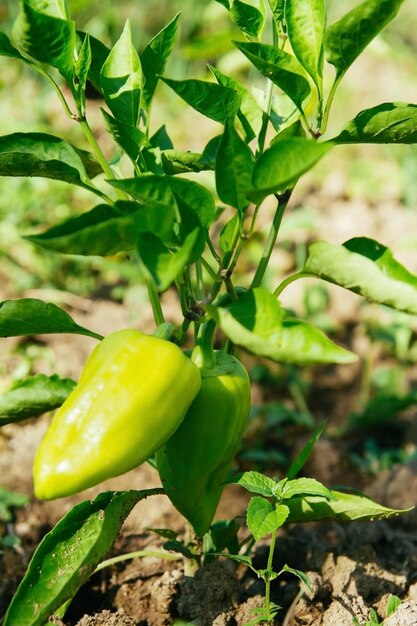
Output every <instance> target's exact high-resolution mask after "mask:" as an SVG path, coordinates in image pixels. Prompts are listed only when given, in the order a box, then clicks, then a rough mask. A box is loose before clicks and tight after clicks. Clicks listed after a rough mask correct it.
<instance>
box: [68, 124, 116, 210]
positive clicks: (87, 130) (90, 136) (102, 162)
mask: <svg viewBox="0 0 417 626" xmlns="http://www.w3.org/2000/svg"><path fill="white" fill-rule="evenodd" d="M78 121H79V124H80V126H81V128H82V129H83V132H84V135H85V136H86V138H87V141H88V143H89V144H90V146H91V149H92V151H93V152H94V156H95V157H96V159H97V161H98V162H99V163H100V165H101V167H102V169H103V172H104V173H105V174H106V176H107V178H109V179H110V180H115V179H116V176H115V174H114V172H113V170H112V169H111V167H110V165H109V164H108V163H107V161H106V159H105V156H104V154H103V152H102V150H101V148H100V146H99V145H98V143H97V140H96V138H95V137H94V135H93V133H92V132H91V128H90V126H89V124H88V122H87V120H86V119H85V118H80V119H79V120H78ZM115 192H116V195H117V196H118V197H119V198H120V199H121V200H126V199H127V198H128V196H127V195H126V194H125V193H124V191H122V190H121V189H117V187H115Z"/></svg>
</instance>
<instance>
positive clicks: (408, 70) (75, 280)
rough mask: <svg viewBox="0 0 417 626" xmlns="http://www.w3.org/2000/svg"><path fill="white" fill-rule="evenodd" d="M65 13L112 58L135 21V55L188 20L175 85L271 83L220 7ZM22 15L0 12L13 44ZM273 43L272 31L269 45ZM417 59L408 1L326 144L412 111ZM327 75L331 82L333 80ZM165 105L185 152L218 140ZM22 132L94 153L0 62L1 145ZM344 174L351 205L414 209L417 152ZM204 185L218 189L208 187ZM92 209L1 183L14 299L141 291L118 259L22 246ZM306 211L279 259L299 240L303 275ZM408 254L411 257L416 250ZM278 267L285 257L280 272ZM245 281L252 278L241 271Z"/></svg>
mask: <svg viewBox="0 0 417 626" xmlns="http://www.w3.org/2000/svg"><path fill="white" fill-rule="evenodd" d="M355 4H358V2H357V1H355V0H345V1H344V2H343V3H340V1H339V0H328V9H329V22H331V21H333V20H334V19H337V18H338V17H340V15H341V14H342V13H344V12H346V11H347V10H349V9H350V8H351V7H352V6H354V5H355ZM69 5H70V9H71V14H72V16H73V18H74V19H75V21H76V23H77V26H78V28H80V29H82V30H86V31H89V32H91V33H92V34H93V35H94V36H96V37H98V38H100V39H101V40H102V41H104V42H105V43H106V44H107V45H109V46H110V45H111V43H112V42H114V41H115V40H116V39H117V37H118V36H119V34H120V31H121V29H122V27H123V24H124V22H125V20H126V19H128V18H129V19H130V20H131V22H132V32H133V36H134V40H135V44H136V45H137V48H138V50H139V51H141V50H142V49H143V48H144V47H145V46H146V44H147V43H148V41H149V39H150V38H151V37H152V36H154V35H155V34H156V33H157V32H158V31H159V30H160V29H161V28H162V27H163V26H164V25H165V24H166V23H167V22H168V21H169V20H170V19H172V17H173V16H174V15H175V14H176V13H177V12H178V11H181V20H180V31H179V37H178V40H177V43H176V47H175V50H174V54H173V55H172V58H171V60H170V63H169V66H168V69H167V74H168V75H169V76H173V77H177V78H178V77H181V78H190V77H200V78H208V72H207V63H208V62H209V63H211V64H213V65H216V66H217V67H219V68H220V69H221V70H222V71H223V72H226V73H229V74H231V75H233V76H235V77H237V78H238V79H240V80H242V81H244V82H247V81H249V82H250V84H251V85H253V86H254V87H255V89H256V88H257V87H258V88H264V83H263V80H264V79H263V78H261V77H260V75H258V74H257V72H256V70H254V69H253V68H252V69H251V68H250V67H249V66H248V64H247V63H246V61H245V59H244V58H243V55H242V54H241V53H240V52H238V51H237V50H236V49H234V47H233V45H232V43H231V40H233V39H234V38H237V37H239V33H238V31H237V29H236V27H234V25H233V24H232V22H231V20H230V19H229V16H228V13H227V11H226V10H225V9H224V7H222V6H221V5H220V4H219V3H217V2H215V1H214V0H157V1H156V0H141V2H135V3H133V2H131V0H117V2H114V0H113V1H112V0H69ZM17 12H18V1H17V0H0V22H1V25H2V27H3V28H4V30H5V31H6V32H10V28H11V25H12V23H13V20H14V19H15V17H16V15H17ZM413 24H415V26H416V27H413ZM268 32H269V29H268V24H267V25H266V28H265V37H266V40H267V39H268V37H267V33H268ZM416 51H417V10H416V7H415V5H414V2H413V0H408V2H407V1H406V2H405V3H404V5H403V7H402V9H401V11H400V14H399V15H398V16H397V18H396V19H395V20H394V21H393V22H392V24H390V26H389V27H388V28H387V29H386V30H385V31H384V32H383V34H382V36H380V37H379V38H378V39H377V40H376V41H375V42H373V43H372V44H371V46H369V48H368V50H367V52H366V53H365V54H364V55H363V57H362V58H361V59H360V60H358V62H357V63H356V64H355V65H354V66H353V68H352V69H351V70H350V72H348V75H347V77H346V79H345V81H344V83H342V87H341V89H340V92H339V94H338V97H337V99H336V103H335V106H334V116H333V122H332V124H331V127H330V131H329V136H331V133H332V132H336V131H337V130H338V129H339V128H340V126H341V125H342V124H343V123H344V122H346V121H347V120H348V119H350V118H351V117H353V116H354V115H355V114H356V113H357V112H358V111H359V110H361V109H363V108H366V107H368V106H372V105H374V104H377V103H379V102H382V101H393V100H403V101H410V102H412V101H417V86H416V83H417V81H416V69H415V58H416ZM329 75H330V76H331V75H332V74H331V71H330V73H329ZM158 96H159V98H158V101H157V104H156V107H155V109H156V110H155V111H154V113H153V123H154V126H155V129H156V128H157V127H158V125H159V124H162V123H166V125H167V128H168V132H169V134H170V135H171V137H172V139H173V140H174V144H175V145H176V147H178V149H189V150H196V149H199V148H201V147H202V145H204V143H205V141H206V140H207V139H208V138H210V137H211V136H212V135H213V134H215V133H217V132H218V128H217V126H216V125H215V124H214V123H210V121H207V122H206V121H204V122H202V120H203V118H201V117H200V116H198V114H194V112H190V109H189V108H187V107H186V105H185V104H184V103H183V102H182V101H180V100H179V98H177V97H176V96H174V95H173V94H172V92H170V91H169V89H168V88H167V87H166V86H164V85H160V86H159V88H158ZM100 104H101V102H100V101H94V100H93V101H90V103H89V105H90V123H92V125H93V127H94V128H95V129H96V132H97V134H98V138H99V140H100V141H101V142H102V145H103V147H104V149H105V151H106V153H107V154H108V155H109V157H110V156H111V154H112V150H113V146H112V144H111V142H110V140H108V139H107V138H106V137H105V135H104V131H103V129H102V124H101V118H100V114H99V105H100ZM190 115H191V117H190ZM186 118H187V120H188V119H190V120H191V121H190V123H188V121H187V122H185V121H184V120H185V119H186ZM194 120H195V123H194ZM17 131H23V132H28V131H43V132H50V133H53V134H56V135H61V136H63V137H65V138H67V139H69V140H71V141H73V142H75V143H78V144H79V145H83V146H84V147H87V146H85V144H84V139H83V138H82V137H81V133H80V132H79V129H78V128H77V125H76V124H74V123H73V122H71V121H70V120H68V119H67V118H66V117H65V115H64V114H63V112H62V111H61V109H60V105H59V103H58V102H57V99H56V96H55V94H54V93H52V91H51V90H50V88H49V86H48V85H47V84H46V83H45V82H44V81H43V80H42V79H41V78H40V77H39V76H38V75H36V74H34V73H33V72H31V70H30V69H29V68H27V67H25V66H23V65H22V64H19V63H18V62H13V61H11V60H10V59H6V58H0V134H6V133H10V132H17ZM337 173H339V188H340V189H341V193H343V194H344V195H345V196H346V198H347V199H349V198H355V197H360V198H362V199H365V200H368V201H369V202H378V201H379V200H381V199H382V198H385V199H386V198H387V194H388V196H389V197H391V198H393V199H394V200H396V201H398V202H401V203H402V204H403V205H404V206H405V207H406V208H407V207H409V208H414V207H415V205H416V203H417V185H416V184H415V180H416V179H417V152H416V148H415V147H414V146H398V147H394V148H393V147H384V146H382V147H381V146H377V147H372V146H368V147H367V146H361V147H360V148H357V147H355V146H351V147H346V148H344V149H343V150H339V151H337V152H336V153H335V157H334V158H333V160H332V172H331V175H332V177H333V179H334V178H335V176H336V177H337ZM203 176H207V175H203ZM327 179H328V165H327V162H324V163H323V165H321V166H319V167H318V168H316V169H315V170H314V171H313V173H311V174H310V175H309V177H308V181H309V184H310V186H311V187H312V188H313V189H315V190H317V189H319V188H320V187H321V186H322V185H323V182H324V184H326V180H327ZM333 179H332V180H333ZM200 180H201V177H200ZM203 182H206V183H207V184H208V185H209V186H212V179H210V177H209V176H208V177H207V181H206V180H205V179H203ZM93 202H94V198H93V197H92V196H91V195H90V194H89V193H88V192H85V191H83V190H80V189H72V188H70V187H69V186H67V185H65V184H63V183H62V184H61V183H59V182H53V181H48V180H42V179H34V180H23V179H10V178H9V179H2V180H0V260H1V265H0V277H1V278H2V283H3V285H4V286H7V287H8V289H7V290H8V291H9V290H10V293H12V294H14V295H19V294H22V293H24V292H25V291H26V290H28V289H37V288H44V287H48V288H58V289H61V290H62V289H63V290H68V291H70V292H72V293H76V294H78V295H91V294H93V295H94V293H95V292H96V291H97V290H99V289H100V290H101V292H103V285H109V289H108V290H107V291H108V292H110V293H111V294H112V297H116V298H118V299H120V298H122V297H123V293H124V288H123V285H125V286H127V287H128V286H129V285H130V284H131V283H133V282H135V280H136V271H135V269H134V267H133V266H130V265H129V263H126V262H124V263H120V259H119V258H112V259H98V258H93V259H79V258H76V257H65V258H64V257H58V256H57V255H54V254H52V253H48V252H47V251H44V250H40V249H36V248H34V247H32V246H31V245H28V244H26V243H24V242H22V241H21V239H20V235H21V234H25V233H29V232H34V231H37V232H40V231H42V230H43V229H45V228H46V227H47V226H51V225H53V224H57V223H59V222H60V221H63V220H64V219H67V218H68V217H70V216H71V215H74V214H78V213H80V212H82V211H83V210H86V209H88V208H91V206H92V203H93ZM302 204H303V206H299V207H298V212H297V209H295V210H294V211H293V214H291V215H290V216H289V218H288V224H287V228H286V234H285V240H284V241H283V242H282V247H283V249H284V250H285V248H286V247H287V248H288V247H291V243H290V242H291V236H292V232H294V231H295V232H297V233H298V245H297V249H296V254H298V259H297V262H298V263H302V261H303V249H302V243H303V242H302V239H304V242H307V241H308V240H309V239H310V238H312V237H313V236H314V235H315V232H316V226H317V225H316V224H315V219H314V211H313V213H311V212H310V213H309V207H308V201H307V202H306V201H305V200H304V199H303V200H302ZM265 223H266V224H267V219H265ZM300 228H301V238H300ZM287 237H288V239H289V242H287V241H286V240H287ZM300 239H301V241H300ZM411 243H412V245H415V244H416V243H417V241H413V242H411ZM259 246H260V242H259V241H257V239H256V237H255V238H254V240H253V246H252V252H251V253H250V254H249V255H248V259H246V261H247V263H248V264H249V265H250V264H251V257H253V259H255V258H256V256H257V254H258V252H259ZM123 260H124V261H126V259H123ZM280 260H281V257H280V256H278V260H277V263H279V262H280ZM276 269H277V268H276ZM285 269H287V268H285ZM288 269H291V268H288ZM241 271H242V272H243V273H244V272H245V266H243V267H241ZM272 271H274V267H272ZM113 287H114V288H113ZM9 295H10V294H9Z"/></svg>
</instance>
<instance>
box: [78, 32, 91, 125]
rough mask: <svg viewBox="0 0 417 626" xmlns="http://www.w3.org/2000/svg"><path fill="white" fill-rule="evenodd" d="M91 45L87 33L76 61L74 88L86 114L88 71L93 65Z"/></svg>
mask: <svg viewBox="0 0 417 626" xmlns="http://www.w3.org/2000/svg"><path fill="white" fill-rule="evenodd" d="M91 60H92V54H91V45H90V36H89V35H88V34H87V35H86V37H85V38H84V41H83V43H82V46H81V49H80V51H79V53H78V59H77V61H76V63H75V78H74V90H75V93H76V94H77V97H78V102H79V104H80V111H81V114H82V115H85V88H86V85H87V78H88V73H89V71H90V67H91Z"/></svg>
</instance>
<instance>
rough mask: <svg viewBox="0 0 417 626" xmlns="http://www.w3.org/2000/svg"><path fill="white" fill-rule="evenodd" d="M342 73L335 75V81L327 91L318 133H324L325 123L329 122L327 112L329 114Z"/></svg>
mask: <svg viewBox="0 0 417 626" xmlns="http://www.w3.org/2000/svg"><path fill="white" fill-rule="evenodd" d="M343 76H344V74H339V75H338V76H336V78H335V81H334V83H333V85H332V87H331V89H330V91H329V95H328V97H327V102H326V106H325V109H324V114H323V119H322V122H321V126H320V134H321V135H324V133H325V132H326V130H327V124H328V122H329V114H330V109H331V106H332V104H333V100H334V97H335V94H336V91H337V88H338V87H339V84H340V81H341V80H342V78H343Z"/></svg>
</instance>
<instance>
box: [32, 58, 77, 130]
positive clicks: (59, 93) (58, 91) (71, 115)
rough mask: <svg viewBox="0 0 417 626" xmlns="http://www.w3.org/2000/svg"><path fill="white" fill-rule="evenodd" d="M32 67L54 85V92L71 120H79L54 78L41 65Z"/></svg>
mask: <svg viewBox="0 0 417 626" xmlns="http://www.w3.org/2000/svg"><path fill="white" fill-rule="evenodd" d="M31 66H32V67H33V68H34V69H35V70H36V71H37V72H39V74H41V75H42V76H43V77H44V78H46V80H47V81H49V82H50V83H51V85H52V87H53V88H54V90H55V91H56V94H57V96H58V98H59V100H60V102H61V104H62V106H63V108H64V111H65V113H66V115H67V116H68V117H69V118H70V119H71V120H75V119H77V116H76V115H75V113H73V112H72V111H71V109H70V107H69V104H68V102H67V101H66V99H65V96H64V94H63V93H62V91H61V89H60V88H59V85H58V84H57V83H56V82H55V81H54V79H53V78H52V76H50V74H48V72H46V71H45V70H44V69H43V68H42V67H39V65H35V64H31Z"/></svg>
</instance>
